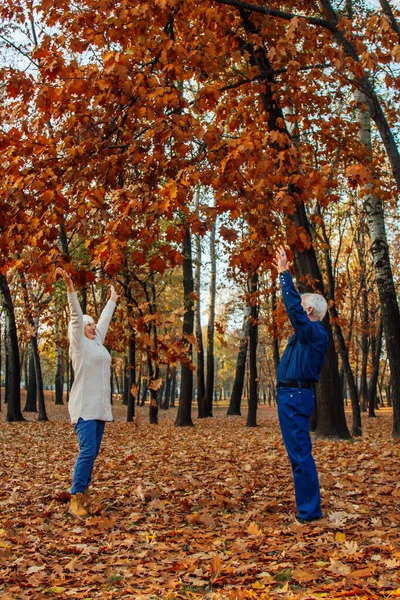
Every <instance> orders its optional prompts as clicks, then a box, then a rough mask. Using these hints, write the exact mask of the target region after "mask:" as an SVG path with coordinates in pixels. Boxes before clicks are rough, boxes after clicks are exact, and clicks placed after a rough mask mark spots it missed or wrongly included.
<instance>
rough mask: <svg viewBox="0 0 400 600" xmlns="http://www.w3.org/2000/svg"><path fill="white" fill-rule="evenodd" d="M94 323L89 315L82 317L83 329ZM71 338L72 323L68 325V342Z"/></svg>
mask: <svg viewBox="0 0 400 600" xmlns="http://www.w3.org/2000/svg"><path fill="white" fill-rule="evenodd" d="M93 323H94V321H93V318H92V317H91V316H90V315H83V327H85V325H93ZM71 336H72V323H71V322H70V323H68V339H69V340H70V339H71Z"/></svg>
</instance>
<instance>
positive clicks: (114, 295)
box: [110, 284, 119, 302]
mask: <svg viewBox="0 0 400 600" xmlns="http://www.w3.org/2000/svg"><path fill="white" fill-rule="evenodd" d="M118 298H119V295H118V294H117V292H116V291H115V287H114V286H113V285H112V284H111V285H110V300H113V302H117V300H118Z"/></svg>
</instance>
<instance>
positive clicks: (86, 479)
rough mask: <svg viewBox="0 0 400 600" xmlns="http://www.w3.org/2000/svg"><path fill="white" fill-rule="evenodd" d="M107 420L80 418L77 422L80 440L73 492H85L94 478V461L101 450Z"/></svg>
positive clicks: (73, 478) (73, 479)
mask: <svg viewBox="0 0 400 600" xmlns="http://www.w3.org/2000/svg"><path fill="white" fill-rule="evenodd" d="M105 424H106V423H105V421H99V420H89V421H84V420H83V419H81V418H80V419H79V420H78V422H77V423H75V431H76V434H77V436H78V442H79V456H78V458H77V460H76V463H75V468H74V474H73V477H72V487H71V494H77V493H78V492H81V493H82V494H83V492H84V491H85V490H86V489H87V488H88V487H89V483H90V482H91V480H92V471H93V465H94V461H95V460H96V457H97V455H98V453H99V451H100V444H101V440H102V438H103V433H104V427H105Z"/></svg>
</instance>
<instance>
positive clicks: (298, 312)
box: [279, 271, 313, 344]
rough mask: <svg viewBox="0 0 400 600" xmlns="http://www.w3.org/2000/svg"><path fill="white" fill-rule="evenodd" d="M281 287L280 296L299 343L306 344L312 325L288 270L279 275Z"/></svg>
mask: <svg viewBox="0 0 400 600" xmlns="http://www.w3.org/2000/svg"><path fill="white" fill-rule="evenodd" d="M279 281H280V283H281V287H282V297H283V302H284V304H285V308H286V312H287V314H288V317H289V319H290V322H291V324H292V326H293V329H294V330H295V332H296V334H297V336H298V338H299V341H300V343H301V344H306V343H307V342H308V341H310V340H311V338H312V332H313V327H312V323H311V321H310V319H309V318H308V316H307V313H306V311H305V310H304V308H303V307H302V305H301V297H300V294H299V292H298V291H297V290H296V289H295V287H294V285H293V279H292V276H291V274H290V272H289V271H284V272H283V273H280V275H279Z"/></svg>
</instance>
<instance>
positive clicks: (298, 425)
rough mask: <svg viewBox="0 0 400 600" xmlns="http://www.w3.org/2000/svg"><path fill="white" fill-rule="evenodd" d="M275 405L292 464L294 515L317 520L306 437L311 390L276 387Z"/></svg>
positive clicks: (316, 498)
mask: <svg viewBox="0 0 400 600" xmlns="http://www.w3.org/2000/svg"><path fill="white" fill-rule="evenodd" d="M277 402H278V416H279V423H280V426H281V431H282V437H283V441H284V444H285V447H286V451H287V453H288V456H289V460H290V464H291V465H292V471H293V482H294V492H295V498H296V506H297V510H298V514H297V516H298V517H300V518H302V519H307V520H313V519H318V518H319V517H321V508H320V504H321V498H320V493H319V481H318V475H317V469H316V467H315V462H314V459H313V456H312V446H311V438H310V417H311V415H312V412H313V410H314V390H313V389H312V388H300V389H298V388H279V387H278V389H277Z"/></svg>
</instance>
